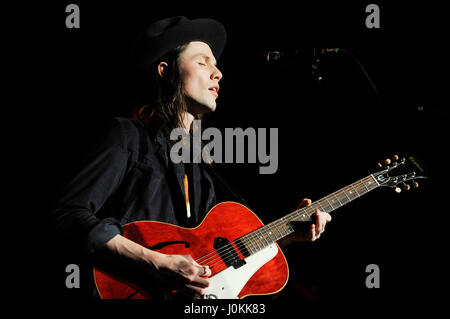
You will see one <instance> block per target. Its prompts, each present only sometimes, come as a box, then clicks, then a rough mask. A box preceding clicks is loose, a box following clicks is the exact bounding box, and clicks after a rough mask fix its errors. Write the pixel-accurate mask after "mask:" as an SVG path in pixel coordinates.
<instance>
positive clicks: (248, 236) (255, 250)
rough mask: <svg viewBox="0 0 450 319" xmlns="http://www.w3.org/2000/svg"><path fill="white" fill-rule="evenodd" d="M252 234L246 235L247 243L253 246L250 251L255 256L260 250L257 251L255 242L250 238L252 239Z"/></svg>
mask: <svg viewBox="0 0 450 319" xmlns="http://www.w3.org/2000/svg"><path fill="white" fill-rule="evenodd" d="M250 234H251V233H250ZM250 234H247V235H245V241H246V242H247V243H249V244H250V245H251V248H250V250H251V253H252V254H254V253H255V252H257V251H258V250H257V249H256V247H255V246H254V245H253V242H252V240H251V238H250V237H251V236H250ZM247 249H248V248H247Z"/></svg>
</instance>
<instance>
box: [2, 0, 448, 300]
mask: <svg viewBox="0 0 450 319" xmlns="http://www.w3.org/2000/svg"><path fill="white" fill-rule="evenodd" d="M69 3H70V2H65V1H59V3H56V2H55V3H45V4H44V3H33V4H32V3H26V2H22V3H17V4H15V5H6V6H2V8H1V23H2V26H1V41H2V50H1V51H2V53H1V54H2V57H1V60H0V63H1V72H0V73H1V76H2V89H1V96H0V98H1V103H2V125H1V129H2V134H1V136H2V147H3V152H2V163H3V165H2V166H3V170H4V173H3V174H2V175H3V178H2V184H4V188H3V192H2V194H3V196H4V198H3V200H2V203H3V216H4V217H3V227H2V232H3V234H2V235H3V236H2V237H3V245H2V248H3V252H4V253H3V256H4V258H3V257H2V269H4V270H2V276H3V285H4V287H6V288H5V289H2V294H4V295H10V296H11V295H12V296H28V297H39V296H42V295H45V296H49V297H50V298H52V297H56V296H61V295H62V296H67V297H69V298H70V297H71V296H72V294H73V296H76V293H73V292H70V293H68V292H67V291H65V292H64V291H63V290H64V289H65V288H64V278H65V273H64V269H63V268H61V267H60V268H58V267H56V269H54V268H55V267H54V268H47V267H46V266H47V265H46V260H45V258H44V257H43V255H42V252H41V251H42V249H44V250H45V248H46V247H43V245H44V243H43V241H41V238H42V237H43V234H42V231H43V228H42V222H41V221H42V219H43V216H45V214H46V213H47V212H48V209H49V206H50V203H51V201H52V199H53V197H54V194H55V193H56V192H57V190H58V189H59V188H60V187H61V185H62V183H63V182H64V180H65V179H66V178H67V177H68V176H70V174H71V172H72V171H73V170H74V169H75V167H76V164H77V163H78V162H79V160H80V159H81V158H82V156H83V152H84V151H85V149H86V145H89V143H90V141H91V140H92V136H94V135H95V133H96V132H97V131H98V129H99V127H101V124H102V123H103V122H104V121H105V119H107V118H109V117H111V116H128V115H129V110H130V108H131V107H132V106H133V98H132V93H133V92H132V79H130V77H129V75H128V73H127V69H126V65H127V53H128V48H129V44H130V41H131V35H132V34H134V33H135V32H136V30H139V27H140V26H142V25H143V24H146V23H147V22H150V21H154V20H156V19H160V18H164V17H168V16H173V15H185V16H187V17H189V18H201V17H209V18H214V19H217V20H219V21H220V22H222V23H223V24H224V25H225V27H226V29H227V32H228V42H227V46H226V49H225V52H224V54H223V56H222V58H221V60H220V61H219V64H218V66H219V68H220V69H221V71H222V73H223V74H224V77H223V79H222V81H221V90H220V97H219V99H218V108H217V110H216V112H214V113H213V114H210V115H209V116H207V118H206V120H205V123H207V125H209V126H214V127H218V128H221V129H223V128H225V127H232V128H235V127H242V128H247V127H253V128H270V127H276V128H278V130H279V153H278V163H279V166H278V170H277V172H276V173H275V174H273V175H260V174H259V172H258V167H259V164H228V165H221V166H220V171H221V172H223V173H224V175H225V176H226V178H227V180H228V181H229V182H230V184H232V185H233V187H234V188H235V189H236V190H237V191H238V192H239V193H240V194H241V195H242V196H243V197H244V198H245V199H246V201H247V202H248V204H249V206H250V208H251V209H252V210H253V211H254V212H255V213H256V214H257V215H258V216H260V218H261V219H262V220H263V221H264V222H270V221H272V220H274V219H275V218H277V217H281V216H282V215H284V214H286V213H289V212H290V211H292V210H293V209H295V208H296V206H297V205H298V203H299V202H300V200H301V199H302V198H304V197H308V198H311V199H313V200H315V199H319V198H320V197H322V196H325V195H327V194H328V193H330V192H333V191H335V190H337V189H338V188H340V187H343V186H345V185H347V184H349V183H352V182H353V181H356V180H357V179H359V178H362V177H364V176H366V175H368V174H369V173H373V172H374V171H376V163H377V162H378V161H380V160H383V159H384V158H386V157H389V156H392V155H393V154H399V155H401V154H403V153H405V152H409V153H412V154H414V155H416V156H417V157H418V158H420V159H421V160H422V161H423V162H424V163H425V165H426V167H427V169H428V174H429V178H428V180H426V181H425V182H420V181H419V182H420V184H421V186H420V187H419V188H418V189H416V190H411V191H409V192H402V193H401V194H396V193H394V192H393V190H391V189H384V188H383V189H377V190H375V191H374V192H373V193H371V194H370V195H368V196H365V197H364V198H361V199H359V200H358V201H355V202H353V203H351V204H349V205H347V206H346V207H344V208H342V209H340V210H338V211H336V212H334V213H333V220H332V222H331V223H330V224H329V225H328V226H327V229H326V232H325V233H324V234H323V236H322V237H321V238H320V239H319V240H318V241H316V242H314V243H312V244H311V243H299V244H294V245H292V246H290V247H289V248H287V249H286V250H285V254H286V257H287V260H288V262H289V266H290V279H289V282H288V285H287V286H286V288H285V289H284V290H283V291H282V293H281V294H280V295H279V296H278V298H279V299H281V300H282V299H296V300H307V299H310V298H334V297H342V296H344V297H352V298H356V297H366V298H375V297H392V296H393V297H402V296H444V295H448V231H447V229H448V225H447V214H448V208H447V204H446V201H445V198H446V197H445V196H446V190H447V189H446V187H445V186H446V183H445V179H446V176H445V175H446V171H447V169H446V168H445V166H444V165H443V164H445V162H446V158H447V154H446V152H447V150H446V148H447V147H446V146H447V145H448V142H447V140H446V138H445V137H444V134H445V131H447V129H446V128H447V125H448V106H449V99H448V82H447V81H446V77H447V75H448V32H446V31H445V30H446V29H448V28H446V25H445V21H444V20H445V12H444V9H443V8H442V7H441V6H440V5H437V4H433V3H431V2H426V4H422V5H415V4H413V3H402V4H397V5H393V4H390V3H388V2H385V1H376V2H374V3H376V4H378V5H379V7H380V13H381V28H380V29H368V28H366V26H365V19H366V17H367V15H368V13H366V12H365V8H366V6H367V5H368V4H369V3H371V2H365V1H362V2H344V1H335V2H322V1H317V2H301V3H299V4H295V5H294V4H291V3H288V2H282V1H270V2H263V1H251V2H246V3H245V4H244V3H243V2H241V3H239V4H234V3H229V2H224V1H222V2H216V3H204V2H188V1H185V2H183V4H179V3H174V2H172V1H164V3H155V2H150V1H146V2H131V1H126V2H125V1H121V2H120V1H117V2H107V1H101V2H99V1H95V4H94V3H93V1H90V2H88V1H77V2H76V4H78V5H79V7H80V11H81V15H80V17H81V24H80V29H68V28H66V26H65V18H66V16H67V13H66V12H65V7H66V5H68V4H69ZM314 47H316V48H329V47H339V48H346V49H348V50H350V51H351V52H352V53H353V54H354V55H355V56H356V57H358V59H359V60H360V61H361V63H362V65H363V66H364V67H365V68H366V70H367V72H368V74H369V75H370V77H371V78H372V80H373V82H374V83H375V85H376V87H377V88H378V90H379V92H380V95H381V97H378V96H377V95H376V94H375V92H374V90H373V88H372V87H371V86H370V84H369V82H368V80H367V78H366V77H365V76H364V73H363V72H362V70H361V68H360V67H359V66H358V64H357V63H356V62H355V60H354V59H353V58H352V57H351V56H350V55H345V56H342V57H332V58H328V59H322V61H321V62H320V64H319V67H320V72H321V74H322V75H323V80H322V81H321V82H318V81H316V80H315V79H314V78H313V77H312V75H311V63H310V61H309V60H308V58H306V57H305V58H301V59H299V60H296V61H287V62H283V63H280V64H278V65H275V66H274V65H271V66H267V65H265V64H264V63H261V62H260V61H259V59H258V58H259V56H260V54H261V53H262V52H264V51H266V50H275V49H278V50H289V49H296V48H305V49H307V48H314ZM3 196H2V197H3ZM52 253H53V254H56V255H57V254H58V253H59V252H58V251H53V252H52ZM372 263H373V264H377V265H378V266H379V267H380V272H381V273H380V275H381V276H380V279H381V287H380V288H379V289H368V288H367V287H366V285H365V279H366V276H367V275H368V274H367V273H366V272H365V268H366V266H367V265H368V264H372ZM46 269H47V270H46ZM48 269H52V271H51V272H50V271H48ZM55 278H56V279H55ZM61 291H62V294H61Z"/></svg>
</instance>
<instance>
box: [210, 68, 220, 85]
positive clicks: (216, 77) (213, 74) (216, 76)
mask: <svg viewBox="0 0 450 319" xmlns="http://www.w3.org/2000/svg"><path fill="white" fill-rule="evenodd" d="M222 77H223V75H222V72H220V70H219V69H218V68H217V66H213V71H212V72H211V80H217V82H219V81H220V80H221V79H222Z"/></svg>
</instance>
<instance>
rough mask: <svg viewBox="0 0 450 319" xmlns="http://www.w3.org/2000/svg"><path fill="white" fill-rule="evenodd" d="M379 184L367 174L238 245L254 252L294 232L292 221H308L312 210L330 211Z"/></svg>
mask: <svg viewBox="0 0 450 319" xmlns="http://www.w3.org/2000/svg"><path fill="white" fill-rule="evenodd" d="M378 186H380V185H379V184H378V182H377V181H376V179H375V178H374V177H373V176H372V175H369V176H367V177H365V178H363V179H361V180H359V181H356V182H354V183H352V184H350V185H348V186H346V187H344V188H342V189H340V190H338V191H336V192H334V193H332V194H330V195H328V196H325V197H323V198H321V199H319V200H317V201H316V202H314V203H312V204H311V205H310V206H307V207H303V208H300V209H297V210H295V211H293V212H292V213H290V214H288V215H286V216H284V217H282V218H279V219H277V220H275V221H273V222H271V223H270V224H267V225H265V226H263V227H261V228H259V229H257V230H255V231H253V232H251V233H249V234H247V235H245V236H242V237H241V241H240V243H239V245H244V247H245V249H246V250H247V251H248V252H249V253H250V254H254V253H256V252H258V251H260V250H261V249H263V248H265V247H267V246H268V245H270V244H272V243H274V242H276V241H278V240H279V239H281V238H283V237H286V236H287V235H289V234H290V233H292V232H294V229H293V228H292V226H291V224H290V223H291V222H293V221H300V222H304V221H309V220H311V216H312V215H314V212H315V211H316V210H317V209H319V210H321V211H323V212H326V213H330V212H332V211H333V210H335V209H337V208H339V207H341V206H343V205H345V204H347V203H350V202H351V201H353V200H354V199H356V198H358V197H360V196H361V195H363V194H365V193H367V192H369V191H371V190H373V189H375V188H377V187H378Z"/></svg>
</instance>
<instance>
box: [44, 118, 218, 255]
mask: <svg viewBox="0 0 450 319" xmlns="http://www.w3.org/2000/svg"><path fill="white" fill-rule="evenodd" d="M169 152H170V144H169V141H168V140H167V139H166V138H165V136H164V134H163V132H162V130H160V129H159V128H158V127H151V126H150V127H149V126H148V125H144V123H142V122H141V121H139V120H135V119H125V118H115V119H114V120H113V123H112V125H111V127H110V130H109V133H108V134H107V136H106V138H105V139H104V141H103V142H102V143H101V144H100V146H99V147H98V148H97V149H96V150H95V151H94V152H93V153H92V154H91V155H90V156H89V158H88V160H87V161H86V163H85V165H84V166H83V168H82V169H81V170H80V171H79V172H78V173H77V174H76V176H75V177H74V178H73V179H72V180H71V182H70V183H69V184H68V185H67V187H66V188H65V189H64V191H63V192H62V194H61V196H60V197H59V199H58V201H57V204H56V206H55V208H54V209H53V211H52V212H51V213H50V214H49V225H50V227H51V228H52V229H53V230H56V234H57V238H58V239H60V240H63V241H67V242H68V243H69V242H70V243H72V244H74V245H75V246H76V248H77V249H80V251H81V252H82V254H83V255H86V256H89V255H90V254H92V253H94V252H95V251H96V250H98V249H99V248H101V247H102V246H104V245H105V243H106V242H107V241H109V240H110V239H111V238H113V237H114V236H115V235H117V234H121V233H122V227H121V226H122V225H124V224H126V223H130V222H133V221H138V220H153V221H162V222H166V223H170V224H174V225H180V226H185V227H192V226H194V225H196V224H198V223H200V222H201V221H202V219H203V217H204V216H205V215H206V213H207V212H208V211H209V210H210V209H211V208H212V207H213V206H214V205H215V203H216V196H215V191H214V185H213V181H212V178H211V176H210V175H209V174H208V172H207V170H205V168H204V167H203V165H205V164H199V163H193V164H188V165H189V169H188V170H185V166H184V164H183V163H180V164H174V163H173V162H172V161H171V160H170V153H169ZM185 173H188V176H189V190H190V191H189V192H190V196H189V198H190V210H191V215H192V218H191V220H189V221H188V219H187V211H186V203H185V194H184V183H183V181H184V175H185Z"/></svg>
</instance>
